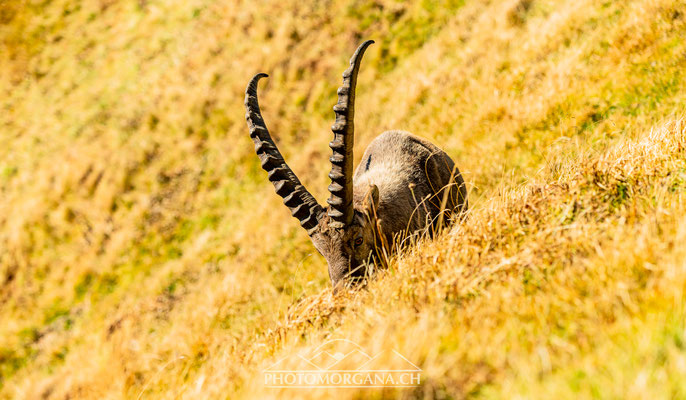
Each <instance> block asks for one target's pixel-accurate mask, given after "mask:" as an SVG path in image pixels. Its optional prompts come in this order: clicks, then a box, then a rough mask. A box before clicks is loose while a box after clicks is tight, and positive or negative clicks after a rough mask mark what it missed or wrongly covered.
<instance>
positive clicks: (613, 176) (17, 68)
mask: <svg viewBox="0 0 686 400" xmlns="http://www.w3.org/2000/svg"><path fill="white" fill-rule="evenodd" d="M407 3H409V2H407ZM413 3H414V4H412V5H408V4H406V2H393V1H373V2H372V1H369V2H364V1H363V2H352V1H348V2H335V3H334V2H332V3H325V2H321V3H318V4H316V5H303V2H298V1H279V2H248V1H245V2H239V1H227V2H224V3H221V4H216V3H211V2H208V1H187V2H156V1H130V2H125V1H92V2H83V4H80V3H79V2H74V1H67V0H54V1H51V2H49V3H46V4H42V5H39V4H33V3H28V4H19V2H3V3H2V4H1V5H0V20H1V21H2V24H1V25H0V38H2V42H1V46H2V47H0V65H2V68H1V69H0V78H1V80H0V88H1V93H0V96H1V97H0V104H1V105H2V112H0V321H2V324H0V394H2V396H4V397H8V398H24V397H48V398H64V397H77V398H78V397H88V398H102V397H114V398H117V397H127V398H131V397H132V398H138V397H139V396H141V397H144V398H168V397H172V396H182V397H189V398H191V397H204V396H211V397H230V398H234V397H236V396H239V395H242V396H244V397H245V398H252V397H254V396H255V395H256V394H258V393H259V394H260V395H261V396H280V397H282V396H287V395H291V396H295V397H301V396H304V395H309V396H313V397H323V396H326V395H327V393H323V392H318V391H308V392H302V391H301V392H289V391H285V392H274V391H270V390H267V389H265V388H263V387H262V386H261V378H262V377H261V373H260V371H261V368H264V367H265V366H267V365H270V364H271V363H272V362H274V360H275V359H277V358H278V357H280V356H284V355H288V354H292V353H293V352H296V351H302V350H306V349H313V348H316V347H317V346H318V345H319V344H321V343H323V342H325V341H326V340H328V339H331V338H337V337H345V338H348V339H351V340H353V341H355V342H357V343H358V344H360V345H361V346H363V347H365V348H367V349H368V350H369V351H378V350H382V349H390V348H392V349H397V350H398V351H399V352H401V353H402V354H403V355H405V356H406V357H408V358H409V359H412V360H413V361H416V362H417V364H418V365H420V366H421V368H422V369H423V371H424V372H423V375H422V377H423V378H422V379H423V381H422V382H423V384H422V387H420V388H419V389H417V390H412V391H409V392H407V393H406V394H407V395H408V396H433V397H446V396H448V397H464V396H467V395H483V396H486V397H504V396H507V397H510V396H512V395H514V394H515V393H520V394H522V395H524V396H530V397H552V395H553V394H557V393H560V394H561V395H562V396H563V397H576V396H578V395H582V396H585V397H591V396H600V397H613V396H617V397H630V396H635V397H637V398H647V397H655V396H662V397H667V396H674V397H686V388H685V387H684V384H683V383H682V382H683V376H684V374H686V352H685V350H684V343H686V333H685V330H684V329H685V326H684V317H686V315H684V314H685V311H684V307H683V302H684V299H685V297H684V290H685V289H686V286H685V285H686V268H685V267H686V266H684V263H683V260H684V256H685V254H684V250H683V248H682V247H683V246H680V245H679V244H680V243H683V242H684V239H686V231H685V230H684V228H683V227H684V226H686V224H684V222H686V221H684V220H685V219H686V203H684V185H686V163H685V162H684V159H685V156H686V154H684V152H685V151H686V147H685V146H686V144H685V142H684V140H685V139H684V122H683V120H682V119H681V115H682V114H683V112H684V104H685V100H686V83H684V81H683V79H682V74H683V72H682V71H683V70H684V67H685V66H686V41H685V40H684V37H686V6H684V5H683V3H682V2H680V1H675V0H672V1H668V0H664V1H659V0H657V1H648V0H645V1H642V0H636V1H606V2H597V1H583V0H582V1H571V0H570V1H526V0H522V1H506V2H485V1H483V2H481V1H464V2H462V1H455V2H438V1H423V2H416V3H415V2H413ZM367 38H371V39H374V40H376V42H377V43H376V44H375V45H374V46H373V47H371V48H370V49H369V51H368V52H367V55H366V56H365V59H364V61H363V64H362V70H361V73H360V76H359V81H358V82H359V87H358V96H357V108H356V128H357V129H356V132H357V137H356V151H357V153H356V154H357V157H358V159H359V156H360V155H361V154H362V151H363V149H364V147H365V146H366V144H367V143H369V142H370V141H371V140H372V138H373V137H374V136H375V135H377V134H378V133H380V132H382V131H383V130H385V129H406V130H410V131H412V132H414V133H416V134H419V135H421V136H424V137H426V138H428V139H430V140H432V141H433V142H435V143H437V144H439V145H440V146H441V147H442V148H444V149H445V150H446V151H447V152H448V153H449V154H450V155H451V156H452V157H453V159H455V161H456V163H457V165H458V166H459V167H460V170H461V171H463V173H464V175H465V178H466V180H467V181H468V182H469V189H470V203H471V204H472V205H473V207H472V210H471V214H470V218H469V219H467V220H466V221H465V222H463V223H461V224H460V225H457V226H455V227H454V228H453V229H452V230H451V231H449V232H446V233H445V234H444V235H443V236H441V237H439V238H437V239H436V240H435V241H433V242H426V243H420V244H419V245H418V246H417V247H415V248H412V249H409V250H408V252H407V254H403V255H402V256H401V257H399V259H397V260H395V261H394V263H393V264H392V266H391V269H390V270H389V271H387V272H386V273H383V274H381V276H380V277H379V279H377V280H375V281H374V282H372V283H371V284H370V285H369V287H368V288H367V289H365V290H363V291H361V292H358V293H343V294H341V295H339V296H337V297H331V293H330V290H329V289H328V277H327V273H326V264H325V262H324V260H323V259H322V258H321V257H320V256H319V255H317V254H316V252H315V250H314V248H313V247H312V246H311V244H310V243H309V242H308V239H307V236H306V234H305V232H304V231H302V229H300V227H299V226H298V224H297V221H296V220H294V219H292V218H291V217H290V215H289V213H288V210H287V209H286V208H285V207H283V206H282V205H281V204H280V199H279V198H278V196H276V195H274V194H273V189H272V187H271V185H270V184H269V183H268V181H267V180H266V174H265V173H264V172H263V171H262V170H261V169H260V167H259V163H258V160H257V158H256V157H255V155H254V152H253V146H252V143H251V141H250V139H249V137H248V135H247V129H246V126H245V122H244V117H243V115H244V110H243V105H242V102H243V91H244V88H245V84H246V83H247V81H248V80H249V79H250V77H252V75H253V74H254V73H256V72H266V73H268V74H270V78H269V79H268V80H266V83H263V84H261V86H260V96H261V97H260V102H261V105H262V108H263V114H264V117H265V119H266V121H267V124H268V126H269V127H270V130H271V132H272V134H273V135H274V137H275V139H276V140H277V142H278V144H279V145H280V147H281V150H282V152H283V153H284V156H285V157H286V159H287V160H288V162H289V164H290V165H291V166H292V167H293V169H294V170H295V171H296V172H297V173H298V175H299V177H300V179H301V180H302V181H303V183H305V184H306V185H307V186H308V188H309V189H310V191H312V192H313V194H314V195H315V196H316V197H317V198H318V199H319V200H320V201H321V202H323V201H324V199H325V198H326V196H327V192H326V186H327V185H328V178H327V177H326V174H327V172H328V168H329V166H328V165H327V158H328V155H329V152H330V150H329V148H328V146H327V144H328V142H329V141H330V139H331V133H330V131H329V126H330V125H331V123H332V122H333V112H332V111H331V107H332V106H333V104H334V103H335V100H336V99H335V90H336V87H337V86H338V85H339V84H340V74H341V72H342V71H343V69H345V68H346V66H347V61H348V58H349V57H350V54H352V51H354V49H355V48H356V46H357V45H358V44H359V43H360V42H361V41H362V40H363V39H367ZM337 394H338V395H339V396H340V395H343V396H352V397H354V396H364V395H369V394H370V393H356V392H350V391H344V392H340V393H337ZM373 394H375V395H377V396H379V397H383V396H389V397H391V396H394V395H396V394H397V393H394V392H392V391H385V392H374V393H373Z"/></svg>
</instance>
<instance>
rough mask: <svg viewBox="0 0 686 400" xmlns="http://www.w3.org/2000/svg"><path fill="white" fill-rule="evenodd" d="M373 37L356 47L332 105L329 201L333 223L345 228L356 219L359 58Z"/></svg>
mask: <svg viewBox="0 0 686 400" xmlns="http://www.w3.org/2000/svg"><path fill="white" fill-rule="evenodd" d="M372 43H374V41H373V40H367V41H366V42H364V43H362V44H361V45H360V47H358V48H357V50H356V51H355V54H353V56H352V58H351V59H350V67H349V68H348V69H346V70H345V72H343V85H341V87H340V88H338V103H336V105H335V106H334V107H333V111H334V112H335V113H336V122H334V124H333V125H332V126H331V130H332V131H333V141H332V142H331V143H329V147H331V150H333V154H332V155H331V158H330V159H329V160H330V161H331V172H330V173H329V178H331V185H330V186H329V192H330V193H331V196H330V197H329V199H328V200H327V201H326V202H327V203H329V205H330V206H331V207H329V211H328V215H329V217H331V220H332V222H331V223H330V225H331V226H333V227H334V228H343V227H345V226H348V225H349V224H350V223H351V222H352V219H353V213H354V211H353V144H354V142H355V124H354V120H355V86H356V85H357V73H358V71H359V70H360V61H361V60H362V56H363V55H364V51H365V50H367V47H369V45H370V44H372Z"/></svg>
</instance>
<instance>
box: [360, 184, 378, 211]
mask: <svg viewBox="0 0 686 400" xmlns="http://www.w3.org/2000/svg"><path fill="white" fill-rule="evenodd" d="M378 209H379V187H378V186H376V185H369V189H367V193H366V194H365V195H364V210H365V213H366V214H367V216H368V217H369V218H372V217H374V216H375V215H376V212H377V210H378Z"/></svg>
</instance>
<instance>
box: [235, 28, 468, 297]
mask: <svg viewBox="0 0 686 400" xmlns="http://www.w3.org/2000/svg"><path fill="white" fill-rule="evenodd" d="M372 43H373V41H371V40H369V41H366V42H364V43H363V44H362V45H361V46H360V47H359V48H358V49H357V51H356V52H355V54H354V55H353V57H352V59H351V60H350V68H348V69H347V70H346V71H345V72H344V73H343V85H342V86H341V88H339V90H338V103H337V104H336V105H335V106H334V111H335V113H336V122H335V123H334V125H333V126H332V127H331V129H332V130H333V132H334V139H333V141H332V142H331V143H330V147H331V149H332V156H331V158H330V161H331V172H330V173H329V177H330V178H331V185H330V186H329V192H330V194H331V196H330V197H329V199H328V200H327V203H328V207H326V208H324V207H322V206H321V205H319V203H317V201H316V200H315V198H314V197H313V196H312V195H311V194H310V193H309V192H308V191H307V189H305V187H304V186H303V185H302V184H301V183H300V181H299V180H298V178H297V176H295V174H294V173H293V171H292V170H291V169H290V167H288V165H287V164H286V162H285V161H284V159H283V157H282V156H281V153H280V152H279V150H278V148H277V147H276V144H274V141H273V140H272V138H271V136H270V135H269V131H268V130H267V127H266V125H265V123H264V120H263V119H262V115H261V113H260V108H259V104H258V101H257V82H258V81H259V80H260V79H261V78H263V77H266V76H267V75H266V74H257V75H255V77H253V79H252V80H251V81H250V83H249V84H248V87H247V89H246V93H245V107H246V120H247V121H248V127H249V129H250V137H251V138H252V139H253V142H254V143H255V151H256V153H257V155H258V157H259V158H260V161H261V163H262V168H263V169H264V170H265V171H267V172H268V176H269V180H270V181H271V182H272V183H273V184H274V188H275V190H276V193H277V194H278V195H279V196H281V197H283V199H284V204H286V206H287V207H288V208H289V209H290V210H291V214H292V215H293V216H294V217H296V218H297V219H298V220H299V221H300V225H301V226H302V227H303V228H305V229H306V230H307V233H308V235H309V236H310V239H311V240H312V243H313V244H314V246H315V248H316V249H317V250H318V251H319V253H321V254H322V255H323V256H324V258H325V259H326V261H327V263H328V266H329V277H330V278H331V282H332V284H333V285H334V286H336V285H338V284H339V283H341V282H343V281H344V278H347V277H353V278H359V277H362V276H364V275H365V274H366V272H367V268H366V266H367V265H369V264H370V262H371V261H372V260H373V259H374V258H376V257H378V256H379V255H380V252H379V250H380V249H382V248H385V249H386V250H387V251H391V250H392V249H393V248H394V246H393V244H394V243H395V242H396V241H397V240H402V239H403V238H407V237H409V236H411V235H412V234H415V233H417V232H422V231H425V230H427V229H428V231H429V233H433V232H435V231H436V230H438V229H440V227H441V226H442V223H443V221H444V220H445V221H449V220H451V219H452V218H453V217H454V216H456V215H459V214H460V213H462V212H464V211H465V210H466V209H467V191H466V188H465V184H464V181H463V179H462V176H461V175H460V172H459V170H458V169H457V167H455V163H454V162H453V160H452V159H450V157H449V156H448V155H447V154H446V153H445V152H444V151H443V150H441V149H439V148H438V147H436V146H435V145H434V144H432V143H430V142H428V141H427V140H425V139H422V138H419V137H417V136H414V135H412V134H410V133H408V132H403V131H387V132H384V133H382V134H381V135H379V136H378V137H377V138H376V139H374V140H373V141H372V142H371V143H370V144H369V146H368V147H367V150H366V151H365V153H364V155H363V156H362V161H361V162H360V165H359V166H358V168H357V170H356V171H355V174H354V177H352V159H353V153H352V149H353V142H354V122H353V121H354V105H355V87H356V82H357V74H358V71H359V67H360V61H361V59H362V55H363V54H364V51H365V50H366V48H367V47H368V46H369V45H370V44H372Z"/></svg>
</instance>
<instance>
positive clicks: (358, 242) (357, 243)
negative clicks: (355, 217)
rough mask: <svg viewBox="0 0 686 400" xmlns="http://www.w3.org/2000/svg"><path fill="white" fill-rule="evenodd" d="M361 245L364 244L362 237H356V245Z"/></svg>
mask: <svg viewBox="0 0 686 400" xmlns="http://www.w3.org/2000/svg"><path fill="white" fill-rule="evenodd" d="M360 245H362V238H357V239H355V246H360Z"/></svg>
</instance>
